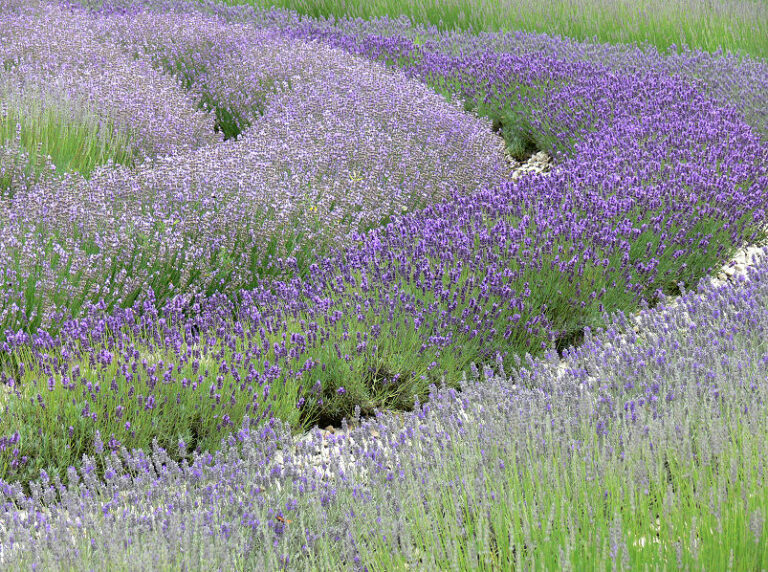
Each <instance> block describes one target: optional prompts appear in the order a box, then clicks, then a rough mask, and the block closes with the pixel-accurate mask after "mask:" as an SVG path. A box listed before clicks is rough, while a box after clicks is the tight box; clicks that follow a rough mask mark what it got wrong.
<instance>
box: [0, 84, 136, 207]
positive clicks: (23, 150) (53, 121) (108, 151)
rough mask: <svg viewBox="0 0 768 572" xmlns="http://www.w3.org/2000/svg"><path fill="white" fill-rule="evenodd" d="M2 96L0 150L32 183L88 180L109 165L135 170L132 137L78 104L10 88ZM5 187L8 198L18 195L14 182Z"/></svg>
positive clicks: (26, 90)
mask: <svg viewBox="0 0 768 572" xmlns="http://www.w3.org/2000/svg"><path fill="white" fill-rule="evenodd" d="M0 90H1V91H2V94H1V95H0V97H2V100H3V103H2V108H0V144H3V145H4V146H5V148H6V152H7V153H8V155H11V150H13V153H15V154H16V159H15V161H12V163H14V165H15V167H16V170H17V172H18V173H20V174H21V173H23V175H24V177H25V179H27V180H28V181H30V182H33V181H36V180H38V179H39V178H40V177H44V176H50V175H52V174H56V175H59V174H62V173H73V172H74V173H79V174H81V175H82V176H84V177H88V176H89V175H90V174H91V173H92V172H93V170H94V169H95V168H96V167H98V166H100V165H104V164H107V163H115V164H122V165H126V166H131V165H133V162H134V159H135V156H134V151H133V147H132V144H131V138H130V136H129V135H128V134H126V133H125V132H123V131H121V130H119V129H118V128H117V127H116V126H115V125H114V124H112V123H111V122H110V121H108V120H107V121H105V120H104V119H101V118H99V117H98V116H97V115H95V114H93V113H90V112H89V111H88V110H87V109H86V108H83V106H81V105H78V104H77V102H71V101H67V100H66V99H65V98H61V97H56V96H55V95H53V94H43V93H42V92H40V91H37V92H36V91H35V90H34V89H33V88H25V89H24V93H23V95H21V94H19V93H18V92H15V91H14V90H11V89H10V88H8V87H7V86H5V87H3V88H0ZM0 185H2V189H3V191H4V192H5V193H6V195H9V194H10V195H12V194H13V189H14V185H13V183H12V181H11V180H10V178H8V177H6V178H4V180H2V182H0Z"/></svg>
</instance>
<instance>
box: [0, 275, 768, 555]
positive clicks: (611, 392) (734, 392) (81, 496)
mask: <svg viewBox="0 0 768 572" xmlns="http://www.w3.org/2000/svg"><path fill="white" fill-rule="evenodd" d="M766 308H768V270H766V268H765V267H764V266H763V267H761V268H759V269H754V268H752V269H750V272H749V281H747V282H746V283H741V284H738V285H736V284H731V285H727V286H724V287H720V288H717V289H715V288H701V289H700V290H699V292H698V293H697V292H689V293H684V295H683V296H682V298H681V299H679V300H678V303H677V304H676V305H675V307H672V308H669V309H667V308H666V307H665V306H664V305H663V304H662V306H660V307H659V308H656V309H654V310H644V311H643V312H642V313H641V315H640V321H641V323H642V325H641V335H636V334H634V333H631V332H630V334H629V335H627V334H625V332H626V331H627V330H631V328H628V320H627V318H626V317H625V315H624V314H623V313H618V314H615V315H614V316H613V317H611V318H609V319H608V321H607V324H608V327H607V329H606V330H605V331H602V330H600V331H596V332H594V335H593V334H592V333H588V334H587V336H586V340H585V343H584V344H583V345H582V346H581V347H580V348H578V349H574V350H572V351H569V352H566V355H565V357H564V365H565V368H564V369H563V368H562V364H561V362H560V359H559V357H558V355H557V354H555V353H549V354H548V355H547V356H545V357H544V358H543V359H535V360H534V359H532V358H531V357H530V356H526V358H525V360H524V361H522V362H521V361H520V360H517V362H516V364H515V369H514V370H513V372H512V376H511V377H507V376H506V375H504V370H503V368H502V367H497V368H496V371H495V372H494V371H493V369H491V368H486V369H485V370H484V375H483V378H482V379H481V378H480V377H479V376H478V375H477V371H476V370H474V371H475V374H474V375H473V378H472V379H470V380H467V379H466V376H465V379H464V380H463V381H462V383H461V393H457V392H456V391H454V390H453V389H448V388H442V389H440V390H438V388H437V387H436V386H434V385H432V386H431V388H430V395H429V402H428V403H427V404H418V403H417V404H416V408H415V410H414V412H413V413H410V414H407V415H406V418H405V423H404V424H398V422H397V420H395V419H394V418H392V417H387V416H378V417H377V418H376V419H375V420H362V423H361V425H360V426H359V427H357V428H353V429H351V430H350V433H349V436H348V437H347V438H346V439H348V440H349V442H354V443H357V444H358V445H357V446H355V447H352V446H347V447H342V448H340V449H339V452H338V453H337V455H334V456H332V457H331V459H330V462H329V463H328V464H327V466H326V476H324V477H322V476H320V471H307V470H306V468H305V467H306V466H307V465H306V462H307V461H309V460H310V459H311V457H312V456H313V451H314V448H315V447H316V446H317V445H318V444H319V441H320V440H321V439H322V438H321V436H320V431H319V430H317V429H316V430H315V432H314V433H313V437H312V439H311V441H310V442H308V443H305V444H304V445H302V446H299V447H298V448H297V449H296V450H295V452H294V453H293V454H285V455H284V456H283V459H284V460H283V464H282V465H280V466H276V465H275V464H274V459H275V454H276V453H277V452H278V451H280V450H282V451H283V452H287V451H291V450H292V449H291V446H292V437H291V430H290V427H289V425H288V424H283V423H281V422H280V421H277V420H274V419H273V420H271V421H269V422H268V423H267V424H265V425H262V426H260V427H258V428H256V429H254V428H253V427H252V426H251V424H250V422H249V420H248V418H245V419H244V420H243V423H242V425H241V426H240V428H239V429H238V430H236V431H234V432H233V434H232V435H231V436H230V437H229V438H228V439H226V440H224V441H222V444H221V448H220V450H219V451H218V452H217V453H216V454H215V455H212V454H210V453H207V454H205V455H198V454H195V455H193V456H192V457H191V458H190V459H188V460H185V461H183V462H182V463H177V462H176V461H175V460H173V459H172V458H171V457H172V456H173V455H172V454H171V455H169V451H165V450H163V449H162V448H159V447H158V446H157V445H156V444H155V445H154V448H153V452H152V453H150V452H146V453H145V452H142V451H136V450H134V451H133V452H129V451H128V450H127V449H126V448H125V447H123V446H121V447H119V448H118V449H116V450H114V451H112V452H110V453H108V454H107V453H105V454H104V456H103V459H105V463H106V475H105V478H104V479H101V478H98V477H97V476H96V468H97V463H96V458H95V457H85V458H84V465H83V466H82V467H81V468H79V469H76V468H74V467H72V468H70V469H69V471H68V473H67V480H66V482H67V483H68V484H66V485H65V484H64V483H63V482H62V479H60V477H59V476H58V475H55V476H53V477H49V476H48V475H47V474H45V473H44V472H43V473H41V479H40V481H38V482H37V483H34V484H33V485H32V495H31V496H29V497H27V496H26V495H24V494H23V492H22V489H21V487H20V486H18V485H16V486H10V485H8V484H3V485H2V488H1V489H0V491H1V492H2V494H3V496H4V497H5V499H6V500H5V511H4V512H3V513H0V527H1V528H2V538H3V542H2V543H0V546H2V553H1V556H2V559H3V562H4V563H5V565H7V566H24V567H26V566H31V565H32V564H33V563H36V564H37V565H38V566H42V567H43V568H50V567H53V568H56V569H63V568H68V567H70V566H72V567H76V568H75V569H89V567H90V566H92V565H94V564H95V565H97V566H100V567H101V568H102V569H105V568H113V567H121V566H128V567H129V568H130V569H137V570H138V569H150V568H151V569H160V568H163V569H164V568H167V567H170V568H172V569H201V570H202V569H207V570H213V569H219V570H233V569H239V570H240V569H241V570H254V569H260V570H276V569H290V570H303V569H325V570H330V569H352V570H370V569H400V568H404V567H406V566H407V567H409V568H417V569H429V570H433V569H445V567H446V566H449V565H456V566H458V567H459V569H476V568H478V567H486V568H488V569H498V566H508V565H510V563H515V564H516V565H518V566H535V565H537V564H538V565H544V567H547V568H549V567H551V566H557V565H558V564H559V565H562V564H563V562H565V561H570V562H580V563H581V565H584V566H589V567H592V566H594V567H600V568H603V567H606V566H609V565H611V564H612V563H613V564H614V565H616V564H619V565H620V566H622V567H623V568H628V567H631V566H633V565H634V564H638V563H642V562H646V563H649V562H650V563H652V562H656V563H658V562H674V561H675V559H677V562H678V565H679V566H693V567H696V566H700V565H701V564H702V563H706V564H707V565H712V566H715V567H718V568H720V567H723V568H725V567H726V566H727V561H720V560H714V559H713V557H714V556H713V555H715V554H717V555H722V554H728V553H729V550H730V554H731V555H732V556H731V558H733V554H736V555H738V559H739V560H738V562H739V565H740V566H742V565H743V566H745V567H752V565H754V566H757V565H758V564H759V563H760V562H761V561H762V558H763V557H764V552H763V550H764V548H761V547H764V546H765V541H766V536H767V535H768V528H766V527H765V526H764V520H765V516H766V515H765V513H764V509H765V505H764V502H763V500H762V497H763V493H762V491H763V488H762V487H764V478H765V476H764V474H763V472H762V467H764V466H765V464H766V463H768V458H766V449H765V448H764V447H763V446H762V443H763V439H764V435H763V434H762V433H761V430H764V429H763V428H764V423H763V421H764V419H765V415H766V414H768V411H767V410H766V404H767V403H768V386H766V384H765V383H764V380H765V378H766V375H768V353H766V347H765V339H766V336H768V311H767V310H766ZM340 439H341V441H342V443H343V442H344V440H345V437H343V436H342V437H340ZM178 447H181V448H182V449H183V448H184V443H179V444H178ZM351 455H354V456H355V460H354V463H355V464H354V470H350V469H349V464H348V463H347V464H345V463H344V461H345V460H347V459H348V458H349V457H350V456H351ZM341 467H347V468H346V470H345V469H342V468H341ZM758 467H761V469H760V470H759V472H758V469H757V468H758ZM691 471H693V472H691ZM363 473H365V478H361V477H360V475H361V474H363ZM328 475H330V477H329V476H328ZM713 475H715V477H713ZM717 475H721V477H720V478H718V477H717ZM568 483H570V484H568ZM691 485H693V487H692V488H691ZM521 490H523V491H525V493H524V495H523V494H521ZM574 490H575V491H578V495H577V496H578V499H579V500H578V502H567V501H564V504H562V505H556V504H553V498H555V497H556V495H564V494H566V493H567V494H573V491H574ZM609 496H610V497H611V498H613V497H616V498H618V499H624V502H625V503H627V506H630V505H631V510H630V511H628V512H625V513H624V514H618V513H616V514H603V513H604V510H603V507H604V503H605V499H607V498H608V497H609ZM733 498H736V499H737V502H736V503H735V504H733V500H732V499H733ZM555 506H558V507H559V508H558V509H557V512H554V508H552V510H550V508H549V507H555ZM692 506H696V507H700V513H699V514H700V515H702V516H701V517H700V518H699V519H698V520H696V519H694V520H693V521H691V518H690V514H689V513H687V512H685V511H686V510H687V509H686V508H685V507H692ZM707 507H708V508H707ZM734 507H735V508H736V512H734ZM577 527H578V531H580V533H579V534H576V532H577V531H576V528H577ZM723 530H725V531H726V533H725V534H724V533H723ZM469 531H472V532H471V533H470V532H469ZM551 531H554V532H552V534H553V535H554V536H553V537H550V532H551ZM568 531H570V533H569V532H568ZM468 534H471V535H478V536H477V538H478V539H479V540H478V541H477V543H475V541H474V540H472V539H473V538H475V536H468ZM563 534H564V535H563ZM640 534H642V536H640ZM582 536H583V537H584V538H586V540H585V541H584V542H585V543H586V544H583V545H582V544H579V540H578V539H579V538H581V537H582ZM681 536H682V540H681ZM675 539H677V540H675ZM553 543H556V544H557V546H558V547H559V550H560V558H561V559H560V560H552V561H548V560H543V559H544V558H545V556H544V555H546V554H552V550H551V548H552V546H553ZM601 547H602V548H601ZM544 548H546V550H544ZM550 557H551V556H550ZM578 558H581V559H582V560H578ZM590 558H591V559H590ZM563 559H566V560H563ZM462 566H463V568H462Z"/></svg>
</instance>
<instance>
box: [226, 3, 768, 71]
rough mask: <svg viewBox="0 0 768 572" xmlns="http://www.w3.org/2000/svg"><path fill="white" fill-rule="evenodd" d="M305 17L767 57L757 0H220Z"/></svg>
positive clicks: (763, 16) (766, 18)
mask: <svg viewBox="0 0 768 572" xmlns="http://www.w3.org/2000/svg"><path fill="white" fill-rule="evenodd" d="M225 1H226V2H227V3H228V4H252V5H254V6H257V7H263V8H269V7H272V6H275V7H279V8H288V9H292V10H296V11H297V12H299V13H300V14H306V15H309V16H312V17H327V16H329V15H334V16H336V17H340V16H343V15H349V16H353V17H361V18H365V19H369V18H373V17H378V16H384V15H389V16H398V15H402V14H404V15H407V16H408V17H410V18H411V20H412V21H413V22H415V23H424V24H432V25H435V26H438V27H439V28H442V29H453V28H458V29H465V30H473V31H475V32H478V31H497V30H504V31H511V30H524V31H529V32H541V33H546V34H550V35H561V36H568V37H571V38H575V39H578V40H591V39H593V38H597V40H598V41H600V42H606V43H638V44H641V43H644V42H647V43H650V44H652V45H654V46H656V47H657V48H659V49H660V50H665V49H667V48H668V47H669V46H671V45H673V44H674V45H676V46H681V45H682V44H687V45H688V46H690V47H692V48H696V47H700V48H702V49H703V50H706V51H710V52H714V51H716V50H718V49H722V50H723V51H727V50H730V51H732V52H733V53H743V54H749V55H751V56H755V57H759V58H763V59H767V58H768V5H766V4H765V2H764V1H761V0H723V1H714V0H705V1H702V0H666V1H665V0H647V1H644V2H638V1H637V0H608V1H602V2H598V1H595V0H551V1H548V2H541V1H540V0H514V1H513V0H225Z"/></svg>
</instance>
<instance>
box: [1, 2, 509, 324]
mask: <svg viewBox="0 0 768 572" xmlns="http://www.w3.org/2000/svg"><path fill="white" fill-rule="evenodd" d="M56 10H59V12H57V11H56ZM75 14H77V13H75ZM15 18H16V19H18V21H17V22H14V19H13V18H8V19H4V21H5V22H9V23H16V26H15V28H18V29H26V28H30V29H32V30H36V33H37V34H45V33H47V32H46V30H47V27H48V26H57V27H58V28H60V29H67V30H70V31H71V34H72V35H73V36H75V37H78V36H79V35H81V34H82V36H83V37H85V38H91V37H94V38H97V39H98V40H99V41H102V40H103V42H104V44H105V45H107V46H109V45H113V44H119V47H120V49H121V50H122V54H123V55H122V58H123V59H122V60H121V59H119V58H116V59H115V61H114V62H113V60H112V59H111V58H109V57H107V56H105V55H103V54H102V55H93V54H91V55H88V54H86V56H84V57H86V60H87V61H88V62H90V65H91V68H90V69H87V70H85V71H83V70H80V72H78V71H77V69H73V70H72V71H71V73H68V74H66V75H65V76H63V77H62V78H61V81H68V82H70V83H71V84H73V85H74V84H77V83H78V81H79V80H80V79H82V78H80V77H79V76H78V73H82V76H83V77H84V78H86V79H87V81H88V82H90V83H92V84H94V85H96V86H97V87H98V89H97V88H94V89H93V90H92V92H91V97H93V98H95V99H97V100H98V101H99V104H100V105H101V106H102V107H103V108H105V111H104V115H105V116H106V117H121V116H122V115H129V116H133V117H134V118H135V119H134V121H133V123H134V124H135V125H137V126H138V127H139V128H140V127H142V126H143V125H144V123H145V122H146V124H147V125H149V126H151V127H152V128H154V129H155V135H156V136H158V137H160V138H161V139H168V142H167V144H168V145H170V146H171V147H170V148H169V149H166V152H164V153H162V154H161V153H155V154H154V155H153V156H152V159H153V160H151V161H146V162H144V163H142V164H140V165H138V166H137V167H135V168H122V169H121V168H112V167H109V166H108V167H105V168H103V169H97V170H96V171H94V173H92V174H91V176H90V178H89V179H87V180H85V179H83V178H82V177H78V176H77V175H76V174H72V175H70V176H68V177H65V178H63V179H62V178H55V179H50V178H49V180H46V181H44V182H42V183H41V184H37V185H33V186H31V188H30V189H28V190H27V191H26V192H24V193H16V194H15V196H13V197H12V198H11V199H9V200H7V201H4V203H3V205H2V206H3V208H2V209H0V217H1V218H0V220H1V221H2V224H0V229H1V230H0V233H2V237H1V238H0V253H2V255H3V256H2V261H3V262H2V267H0V276H6V277H7V278H8V282H10V283H11V284H18V285H19V288H18V289H15V288H9V289H7V290H5V291H4V292H3V294H2V299H0V325H2V329H3V331H5V330H6V329H9V328H10V329H12V330H14V331H17V330H19V329H24V330H26V331H32V330H34V329H36V328H37V327H40V326H43V327H48V326H55V325H57V324H58V323H59V322H60V321H61V319H60V318H58V317H57V314H59V313H62V310H63V311H64V312H63V313H64V314H66V315H72V314H74V315H77V312H78V311H79V310H80V308H81V306H83V305H87V304H89V303H98V302H101V301H103V302H104V303H105V304H106V305H107V308H111V307H112V306H113V305H120V306H122V307H128V306H130V305H132V304H133V303H134V302H136V303H142V302H143V301H144V300H143V298H142V297H143V295H144V293H145V292H146V291H147V290H148V289H150V288H152V289H153V290H154V295H155V298H156V299H157V300H158V301H160V302H162V301H164V300H165V299H167V298H168V297H170V296H172V295H174V294H176V293H178V292H185V291H186V292H190V291H197V292H206V293H212V292H214V291H217V290H225V291H227V292H229V293H230V294H232V293H236V292H237V291H238V290H239V289H241V288H247V287H252V286H254V285H255V284H257V283H258V282H259V281H260V279H261V277H262V274H263V273H265V272H269V271H270V267H273V266H275V263H276V260H277V259H278V258H281V257H282V258H286V257H287V256H291V255H293V256H294V257H295V258H310V257H315V258H316V257H317V256H319V254H322V246H323V241H330V240H331V239H332V238H333V237H335V236H338V237H342V236H344V235H345V234H348V233H349V232H350V231H352V230H354V231H363V230H366V229H367V228H368V227H369V226H371V225H376V224H380V223H381V222H382V221H383V220H386V218H387V217H388V216H390V215H391V214H393V213H402V212H405V211H408V210H409V209H410V210H414V209H416V208H419V207H420V206H423V205H424V204H426V203H428V202H431V201H433V200H437V199H441V198H447V197H448V196H449V195H450V193H451V192H453V191H455V190H458V189H463V192H465V193H469V192H471V191H473V190H476V189H478V188H481V187H483V186H490V185H492V184H497V183H499V182H501V181H502V180H503V175H504V173H505V172H506V171H508V166H507V165H506V163H505V159H504V157H503V154H502V144H501V140H500V139H499V138H498V137H497V136H495V135H494V134H493V133H491V132H490V130H489V129H488V125H487V123H486V122H483V121H481V120H478V119H476V118H472V117H468V116H466V115H465V114H463V113H461V112H460V111H459V110H457V109H456V108H455V107H453V106H451V105H449V104H448V103H447V102H445V101H443V100H442V99H441V98H440V97H439V96H438V95H437V94H435V93H434V92H432V91H431V90H429V89H428V88H426V87H425V86H423V85H422V84H420V83H418V82H416V81H414V80H408V79H406V78H405V77H404V76H403V75H402V74H396V73H393V72H389V71H387V70H386V69H385V68H384V67H383V66H382V65H380V64H374V63H369V62H366V61H364V60H361V59H359V58H353V57H352V56H349V55H346V54H344V53H343V52H341V51H339V50H333V49H331V48H328V47H323V46H318V45H315V44H307V43H302V42H298V41H293V40H291V41H290V42H288V41H287V40H280V39H279V38H273V36H274V34H263V33H259V32H257V31H254V30H252V29H250V31H249V30H245V29H242V27H240V28H238V27H237V26H234V25H231V26H226V25H223V24H218V25H217V24H216V23H215V22H212V21H211V19H210V18H208V19H206V18H203V17H197V18H196V17H194V16H189V17H187V16H169V17H166V18H163V17H161V16H152V17H151V18H150V17H147V18H144V19H143V20H142V19H141V18H135V19H132V20H131V21H127V20H125V19H124V18H122V19H121V18H120V17H117V16H116V17H113V18H106V19H97V18H93V17H90V16H86V15H84V14H77V15H76V16H75V15H72V14H70V13H67V12H63V11H61V9H60V8H58V9H54V8H51V7H47V8H45V10H44V12H43V13H36V12H32V13H29V14H27V13H22V14H20V15H16V16H15ZM57 18H58V20H57ZM41 22H44V23H46V25H44V26H42V27H41V25H40V23H41ZM9 27H10V29H11V30H13V29H15V28H14V26H9ZM182 29H183V30H185V33H184V34H181V33H180V32H179V31H180V30H182ZM39 39H40V38H39V37H38V36H36V35H35V34H34V33H32V34H27V35H24V36H22V35H21V34H19V36H18V38H17V39H16V40H15V41H14V42H13V45H14V46H16V49H17V50H18V51H19V52H20V55H18V58H19V63H18V65H15V67H14V68H13V70H12V71H13V72H14V73H16V74H18V75H20V76H23V77H25V78H29V79H28V81H30V82H31V81H37V80H38V79H39V81H40V82H41V83H42V82H44V81H47V78H44V77H38V76H40V74H41V73H42V72H40V69H39V66H38V65H37V63H36V62H38V59H37V58H36V57H35V56H36V54H37V51H36V48H35V46H36V42H37V40H39ZM27 41H28V42H29V45H27V43H26V42H27ZM83 41H85V40H83ZM22 52H23V53H24V54H32V55H29V56H24V57H26V59H24V58H23V56H22ZM82 52H84V50H82ZM78 53H81V52H78ZM136 58H138V59H136ZM28 60H29V61H28ZM123 60H125V61H127V62H130V61H134V62H139V63H135V64H132V67H130V69H129V68H126V70H122V73H121V71H120V68H119V65H120V62H121V61H123ZM100 61H109V62H110V65H109V67H108V69H109V70H111V71H110V73H107V74H103V73H99V70H100V67H99V65H100V64H99V63H98V62H100ZM151 63H154V64H155V65H156V66H157V71H164V72H166V73H165V75H161V76H159V77H162V78H163V81H166V82H168V83H169V84H170V85H172V86H173V87H174V89H176V90H177V91H179V92H182V89H181V86H183V85H187V87H188V88H189V90H188V93H186V94H184V96H185V97H186V98H187V99H188V100H189V102H188V103H187V106H186V108H185V106H184V105H183V102H181V101H177V100H174V99H173V98H170V97H168V96H166V95H164V94H163V92H162V91H161V90H159V89H157V87H158V86H156V85H155V84H156V83H157V82H154V81H150V82H144V78H142V77H141V76H140V75H137V74H138V70H140V69H142V67H143V66H150V64H151ZM214 64H215V67H214ZM150 69H153V73H157V71H154V68H151V67H150ZM179 70H183V71H179ZM170 72H173V73H176V74H177V75H176V79H177V80H180V81H179V83H178V84H177V83H176V82H174V80H173V79H171V78H170V76H168V73H170ZM112 73H114V74H115V75H116V76H117V79H115V77H112V75H111V74H112ZM198 76H199V77H198ZM118 80H119V81H118ZM82 81H86V80H85V79H83V80H82ZM120 81H122V82H123V84H126V85H130V84H131V83H132V82H138V86H139V87H138V89H136V90H134V93H133V94H132V96H133V99H132V100H131V101H130V102H127V101H124V99H123V98H121V97H120V96H121V95H122V86H123V84H120V83H119V82H120ZM100 82H103V83H100ZM256 86H259V87H256ZM352 86H354V89H352ZM73 89H74V88H73ZM142 89H147V90H148V92H151V93H153V94H154V93H155V92H156V95H155V97H156V98H158V99H162V100H163V104H167V105H169V106H171V107H172V108H173V109H174V110H176V111H174V112H173V113H171V112H167V113H166V112H165V108H164V107H163V105H161V104H159V103H155V102H153V101H146V100H144V99H142V98H141V94H142ZM182 93H183V92H182ZM280 94H281V95H280ZM180 95H181V94H180ZM267 100H270V101H269V105H267V103H266V102H267ZM194 102H197V104H199V105H201V106H203V107H206V106H207V107H215V116H216V118H217V119H216V120H215V121H214V123H216V125H218V126H220V127H221V129H222V130H223V131H224V132H225V134H226V133H227V132H229V133H232V131H233V130H234V131H235V132H237V131H238V130H239V129H241V128H247V126H248V125H250V123H251V122H253V121H255V119H256V118H258V119H259V121H258V123H257V124H256V125H254V126H253V127H252V128H251V129H250V130H249V131H247V132H246V135H243V136H240V137H237V138H232V139H231V140H228V141H226V142H225V143H223V144H219V145H204V146H197V148H192V149H190V148H188V147H189V146H186V147H185V146H184V145H181V144H173V140H171V139H170V138H166V137H165V134H164V131H165V129H170V130H172V131H177V130H178V131H180V132H181V133H183V132H184V131H183V129H177V123H182V124H183V125H185V126H186V128H187V129H190V128H191V127H190V126H189V124H190V123H191V121H190V120H189V118H186V116H185V113H187V114H192V115H194V116H195V117H197V116H198V115H200V116H202V117H204V118H206V121H209V123H210V122H211V121H212V120H213V119H214V117H213V116H214V114H213V113H212V114H202V112H201V111H200V110H197V109H196V108H195V105H194ZM137 105H140V106H142V109H145V110H147V112H146V114H145V113H143V112H139V111H137V110H136V106H137ZM185 110H186V111H185ZM147 114H148V115H147ZM224 116H226V117H225V118H228V119H227V121H224V119H222V117H224ZM176 118H178V120H177V119H176ZM222 123H225V124H226V125H222ZM208 130H209V131H210V134H209V137H210V138H213V137H214V126H213V125H211V124H209V125H208ZM237 135H239V133H237ZM30 234H34V235H37V236H39V237H40V238H39V239H38V240H35V241H30V240H27V239H26V238H24V237H27V236H29V235H30ZM32 285H34V288H31V286H32Z"/></svg>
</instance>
